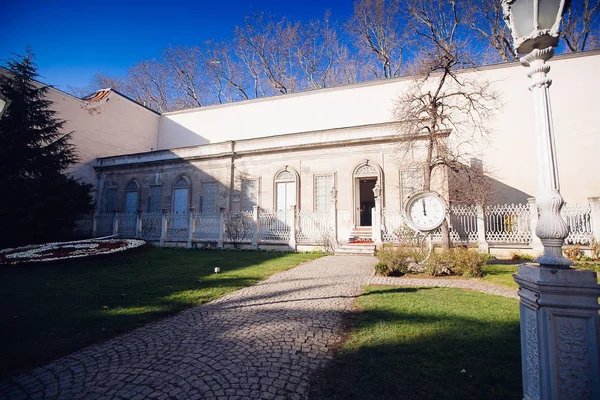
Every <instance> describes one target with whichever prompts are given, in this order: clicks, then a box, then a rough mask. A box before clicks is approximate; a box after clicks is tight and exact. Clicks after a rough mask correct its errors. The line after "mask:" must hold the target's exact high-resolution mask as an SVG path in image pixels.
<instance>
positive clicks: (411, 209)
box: [406, 192, 446, 232]
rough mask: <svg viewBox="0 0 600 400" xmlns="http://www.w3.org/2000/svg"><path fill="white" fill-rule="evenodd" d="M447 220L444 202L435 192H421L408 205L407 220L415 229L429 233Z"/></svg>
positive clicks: (409, 200)
mask: <svg viewBox="0 0 600 400" xmlns="http://www.w3.org/2000/svg"><path fill="white" fill-rule="evenodd" d="M444 218H446V206H445V204H444V200H442V198H441V197H440V196H439V195H438V194H437V193H434V192H420V193H417V194H415V195H413V197H411V198H410V199H408V202H407V203H406V220H407V222H408V223H409V225H411V227H412V228H413V229H416V230H419V231H422V232H429V231H433V230H435V229H437V228H439V227H440V225H442V223H443V222H444Z"/></svg>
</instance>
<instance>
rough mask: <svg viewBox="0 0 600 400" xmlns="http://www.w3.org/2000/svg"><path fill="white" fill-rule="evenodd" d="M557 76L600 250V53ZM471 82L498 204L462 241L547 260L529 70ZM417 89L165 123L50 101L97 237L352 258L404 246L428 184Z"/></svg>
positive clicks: (567, 136)
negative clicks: (408, 138)
mask: <svg viewBox="0 0 600 400" xmlns="http://www.w3.org/2000/svg"><path fill="white" fill-rule="evenodd" d="M550 65H551V68H552V69H551V71H550V74H549V76H550V77H551V78H552V80H553V84H552V87H551V90H550V93H551V97H552V98H551V100H552V109H553V118H554V127H555V134H556V147H557V152H558V164H559V173H560V180H561V192H562V195H563V197H564V199H565V201H566V206H565V208H564V210H563V215H564V216H565V218H566V219H567V222H568V223H569V226H570V229H571V234H570V236H569V238H568V239H567V243H568V244H573V245H581V246H584V247H585V246H586V245H589V244H590V242H591V240H592V238H593V237H594V235H595V236H596V238H597V240H598V239H600V227H599V226H600V200H599V198H598V196H600V107H599V103H600V102H599V101H598V100H597V99H598V95H599V94H600V75H599V74H600V52H598V51H596V52H587V53H580V54H569V55H561V56H556V57H555V58H553V59H552V60H551V61H550ZM461 73H463V74H479V75H480V76H482V77H483V78H485V79H486V80H488V81H491V82H494V86H495V88H496V89H497V90H498V91H499V93H500V101H501V103H502V105H503V107H502V108H501V109H499V110H498V113H497V115H496V117H495V118H493V119H490V120H489V121H487V122H486V123H487V124H489V126H488V127H489V128H490V129H491V131H492V133H491V135H489V138H488V141H487V142H486V143H480V144H483V146H479V147H481V150H480V151H479V152H478V153H476V154H472V158H473V160H474V161H473V162H474V166H475V167H478V168H481V167H482V166H483V168H484V170H485V171H489V181H490V182H491V186H490V196H489V199H488V200H487V204H484V205H475V204H472V205H470V204H454V203H453V199H452V198H450V199H449V201H450V204H449V210H450V211H449V218H450V219H449V221H450V226H451V238H452V239H453V240H454V241H456V242H460V243H463V244H468V245H474V246H479V247H480V248H481V249H482V250H488V251H491V252H496V253H501V252H502V251H504V250H505V249H508V248H510V249H512V250H514V249H522V250H523V251H529V252H532V253H535V252H536V248H538V249H539V241H538V240H537V238H536V237H535V234H532V230H531V226H532V224H534V223H535V220H536V219H537V212H535V207H531V204H530V203H531V201H532V200H531V198H533V197H534V196H535V194H536V188H537V177H536V159H535V150H534V149H535V144H534V135H533V130H534V127H533V122H534V119H533V111H532V109H533V99H532V95H531V93H530V92H529V91H528V89H527V88H528V85H529V82H528V80H529V78H528V77H527V69H526V68H524V67H522V66H521V65H520V64H519V63H507V64H499V65H493V66H486V67H482V68H479V69H477V70H465V71H462V72H461ZM412 83H413V78H412V77H403V78H396V79H388V80H378V81H371V82H365V83H359V84H354V85H347V86H341V87H335V88H327V89H320V90H311V91H306V92H302V93H294V94H288V95H281V96H276V97H269V98H262V99H256V100H249V101H241V102H237V103H230V104H222V105H214V106H208V107H202V108H195V109H189V110H184V111H177V112H169V113H164V114H157V113H155V112H153V111H151V110H149V109H147V108H145V107H143V106H142V105H140V104H138V103H136V102H134V101H132V100H130V99H128V98H127V97H125V96H123V95H121V94H120V93H118V92H117V91H114V90H111V89H104V90H100V91H98V92H96V93H94V94H92V95H90V96H88V97H86V98H83V99H77V98H74V97H71V96H69V95H67V94H65V93H63V92H60V91H58V90H54V89H52V90H51V91H50V93H49V97H50V99H51V100H53V101H54V102H55V109H56V110H57V111H58V112H59V114H60V117H61V118H63V119H65V120H67V122H68V124H67V127H66V129H68V130H74V131H75V132H76V133H75V134H74V136H73V138H74V139H73V140H74V144H75V145H76V146H77V148H78V150H79V154H80V157H81V163H80V164H78V165H77V166H75V168H74V169H73V170H72V171H71V173H72V174H73V175H74V176H76V177H79V178H81V179H83V180H86V181H88V182H92V183H94V184H95V185H96V198H97V210H96V215H95V218H94V223H93V224H90V228H89V229H91V230H93V232H91V233H93V234H94V235H96V236H104V235H110V234H113V233H114V234H119V235H122V236H137V237H143V238H145V239H147V240H151V241H154V242H156V243H157V244H165V245H187V246H218V247H222V246H228V245H229V244H231V243H230V242H241V246H246V247H255V248H256V247H258V248H273V247H279V248H282V246H283V248H286V249H289V248H290V247H291V248H293V249H309V248H314V247H315V246H317V247H318V246H325V245H328V244H333V246H334V247H337V249H338V251H340V252H343V251H345V250H346V249H347V248H348V247H349V246H348V245H346V243H348V242H352V241H353V240H355V239H357V238H362V239H372V241H373V242H374V243H375V244H378V243H381V242H386V241H394V240H396V239H397V237H396V234H397V231H398V228H399V227H400V226H401V225H402V224H403V219H402V208H403V204H404V201H405V200H406V198H407V197H408V196H409V195H410V194H412V193H414V192H415V191H417V190H420V189H421V188H422V180H423V175H422V172H421V169H418V168H415V166H414V164H413V165H411V164H410V163H408V162H407V161H406V160H405V159H403V154H406V153H404V152H403V151H401V150H400V147H401V146H400V143H401V141H402V140H403V137H402V136H403V132H402V129H401V125H402V124H400V123H399V122H398V121H397V120H396V118H395V116H394V110H395V108H396V107H395V105H396V102H397V99H398V98H399V96H400V95H401V94H402V93H404V92H405V91H407V90H409V88H410V87H411V85H412ZM446 134H448V140H452V138H453V132H452V131H450V132H448V133H446ZM376 185H377V188H375V186H376ZM448 185H449V184H448V174H447V173H446V172H445V171H444V170H439V171H438V173H437V174H436V176H435V184H434V187H433V188H432V189H435V190H436V191H438V192H439V193H441V194H442V195H443V196H444V197H445V198H448V197H449V188H448ZM374 188H375V191H374V190H373V189H374ZM378 189H379V190H378ZM375 194H377V195H378V196H376V195H375ZM236 215H237V216H238V217H239V218H238V220H236V221H234V218H233V216H236ZM242 220H243V221H242ZM240 221H241V222H240ZM234 222H235V223H236V224H237V226H233V225H232V224H234ZM240 224H241V225H240ZM92 225H93V226H92ZM240 226H241V228H242V232H241V233H240V232H239V230H240ZM235 230H237V231H236V232H232V231H235ZM235 235H237V236H235ZM325 242H327V243H325ZM364 243H368V242H366V240H365V242H364ZM236 244H237V243H236ZM358 246H361V245H358ZM362 246H363V247H368V246H366V245H362ZM536 246H537V247H536ZM357 248H358V247H357ZM369 251H370V250H369Z"/></svg>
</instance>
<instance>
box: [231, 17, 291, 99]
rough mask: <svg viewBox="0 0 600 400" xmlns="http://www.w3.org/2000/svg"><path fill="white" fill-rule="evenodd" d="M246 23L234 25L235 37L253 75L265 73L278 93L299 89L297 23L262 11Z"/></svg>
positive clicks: (246, 19) (256, 76)
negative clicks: (241, 25) (279, 18)
mask: <svg viewBox="0 0 600 400" xmlns="http://www.w3.org/2000/svg"><path fill="white" fill-rule="evenodd" d="M244 22H245V24H244V26H243V27H239V26H238V27H236V28H235V37H236V40H237V42H238V47H239V48H240V53H241V54H240V55H241V56H242V58H243V59H244V63H245V64H246V66H247V67H248V68H249V69H250V71H251V74H252V75H253V76H254V77H255V79H258V77H259V76H260V75H263V76H265V77H266V79H267V80H268V82H269V83H270V84H271V86H272V88H273V89H274V91H275V92H279V93H283V94H285V93H292V92H295V91H297V90H298V82H297V74H296V71H295V69H296V68H297V65H296V61H295V60H296V58H295V51H296V50H295V49H296V48H297V43H298V32H297V30H298V25H297V24H292V23H290V22H289V21H288V20H287V19H286V18H283V19H281V20H279V21H277V22H276V21H274V20H273V18H272V17H268V16H265V15H264V14H262V13H261V14H254V15H252V16H248V17H246V18H245V21H244ZM257 97H258V96H257Z"/></svg>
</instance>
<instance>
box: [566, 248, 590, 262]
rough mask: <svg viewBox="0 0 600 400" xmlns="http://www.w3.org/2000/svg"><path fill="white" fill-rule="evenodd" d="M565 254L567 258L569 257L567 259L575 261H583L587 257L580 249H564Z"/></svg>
mask: <svg viewBox="0 0 600 400" xmlns="http://www.w3.org/2000/svg"><path fill="white" fill-rule="evenodd" d="M563 253H565V256H567V258H569V259H570V260H573V261H581V259H582V258H583V257H584V256H585V254H584V253H583V250H581V249H580V248H579V247H571V248H570V249H564V250H563Z"/></svg>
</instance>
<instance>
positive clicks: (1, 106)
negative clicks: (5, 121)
mask: <svg viewBox="0 0 600 400" xmlns="http://www.w3.org/2000/svg"><path fill="white" fill-rule="evenodd" d="M5 107H6V101H4V99H3V98H2V96H0V117H1V116H2V113H3V112H4V108H5Z"/></svg>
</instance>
